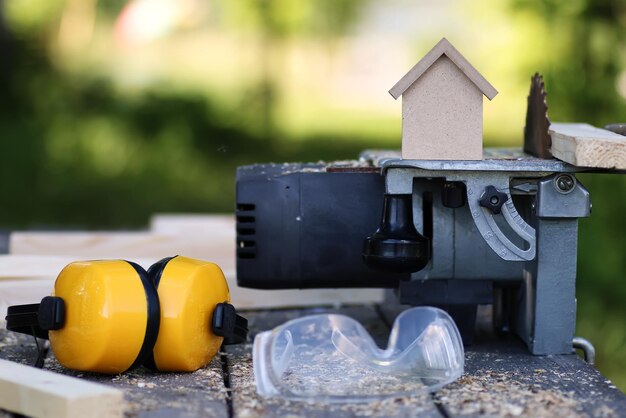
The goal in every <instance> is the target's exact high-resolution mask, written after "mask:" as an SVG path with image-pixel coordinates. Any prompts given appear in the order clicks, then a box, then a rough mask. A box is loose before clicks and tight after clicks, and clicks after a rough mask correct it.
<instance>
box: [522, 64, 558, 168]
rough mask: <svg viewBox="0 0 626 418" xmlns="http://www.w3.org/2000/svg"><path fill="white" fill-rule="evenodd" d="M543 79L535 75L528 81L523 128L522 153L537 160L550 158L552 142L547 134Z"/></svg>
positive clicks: (546, 110) (547, 125)
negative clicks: (528, 91) (537, 158)
mask: <svg viewBox="0 0 626 418" xmlns="http://www.w3.org/2000/svg"><path fill="white" fill-rule="evenodd" d="M546 96H547V93H546V89H545V84H544V82H543V77H542V76H541V75H540V74H539V73H535V75H533V76H532V77H531V79H530V93H528V108H527V110H526V126H524V152H527V153H528V154H531V155H533V156H535V157H539V158H552V153H551V152H550V147H551V146H552V140H551V138H550V134H548V128H549V127H550V119H549V118H548V103H547V101H546Z"/></svg>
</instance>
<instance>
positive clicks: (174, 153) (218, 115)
mask: <svg viewBox="0 0 626 418" xmlns="http://www.w3.org/2000/svg"><path fill="white" fill-rule="evenodd" d="M0 5H1V6H0V141H1V144H2V152H0V173H1V177H0V179H1V181H2V190H3V196H4V198H3V202H2V206H1V208H0V211H1V213H2V216H1V217H0V227H2V228H4V229H10V230H12V229H38V228H39V229H40V228H46V229H49V228H81V229H87V228H88V229H122V228H141V227H145V226H146V225H147V222H148V219H149V217H150V215H151V214H154V213H159V212H230V211H232V210H233V206H234V203H233V202H234V170H235V167H236V166H238V165H242V164H249V163H255V162H267V161H277V162H281V161H290V160H292V161H317V160H322V159H325V160H332V159H347V158H354V157H356V156H357V155H358V153H359V152H360V151H361V150H362V149H364V148H395V149H397V148H399V144H400V120H401V116H400V115H401V113H400V109H401V108H400V101H398V102H396V101H394V100H393V99H392V98H391V97H390V96H389V95H388V93H387V90H388V89H389V88H390V87H391V86H392V85H393V84H394V83H395V82H396V81H397V80H398V79H399V78H400V77H401V76H402V75H404V73H405V72H406V71H407V70H408V69H409V68H411V66H412V65H413V64H414V63H415V62H416V61H417V60H418V59H419V58H420V57H421V56H422V55H423V54H425V53H426V52H427V51H428V50H429V49H430V48H431V47H432V46H433V45H434V44H435V43H436V42H437V41H438V40H439V39H440V38H441V37H442V36H446V37H447V38H448V39H449V40H450V41H451V42H452V43H454V44H455V46H456V47H457V48H458V49H459V50H460V51H461V52H462V53H463V54H464V55H465V56H466V57H467V58H468V59H469V60H470V61H471V62H472V63H473V64H474V65H475V66H476V67H477V68H478V69H479V71H481V72H482V73H483V75H484V76H485V77H486V78H487V79H488V80H489V81H490V82H491V83H492V84H493V85H494V86H495V87H496V88H497V89H498V90H499V92H500V94H499V95H498V96H497V97H496V98H495V99H494V100H493V102H488V101H486V102H485V108H484V114H485V142H486V145H488V146H494V145H495V146H520V145H521V141H522V128H523V124H524V118H525V110H526V96H527V94H528V89H529V85H530V76H531V75H532V74H533V73H534V72H535V71H539V72H540V73H542V74H544V76H545V80H546V85H547V90H548V93H549V96H548V104H549V108H550V110H549V113H550V118H551V120H552V121H561V122H568V121H580V122H588V123H592V124H594V125H596V126H602V125H604V124H606V123H611V122H626V106H625V104H626V99H625V98H626V3H625V2H624V1H623V0H621V1H618V0H598V1H592V0H569V1H558V0H507V1H499V0H489V1H481V2H464V1H454V0H442V1H437V2H432V1H426V0H423V1H408V0H386V1H383V0H238V1H229V0H202V1H200V0H132V1H122V0H108V1H98V0H3V1H2V0H0ZM580 179H581V180H582V182H583V183H584V184H585V185H586V187H587V188H588V189H590V191H591V196H592V198H593V202H594V206H593V210H594V211H593V216H592V217H591V218H590V219H587V220H583V221H581V225H580V244H579V249H580V250H579V260H578V266H579V275H578V293H577V295H578V326H577V335H580V336H583V337H585V338H588V339H589V340H591V341H592V342H593V343H594V344H595V345H596V349H597V350H598V367H599V368H600V370H601V371H602V372H603V373H604V374H605V375H606V376H608V377H609V378H610V379H612V380H613V381H614V383H615V384H616V385H617V386H618V387H620V388H621V389H622V390H626V303H624V301H626V279H624V272H625V271H626V261H625V260H626V258H625V257H624V249H625V248H626V238H625V234H624V232H625V231H626V228H625V227H624V215H625V214H626V200H625V199H624V193H625V192H626V178H625V177H624V176H610V175H604V176H601V175H583V176H580Z"/></svg>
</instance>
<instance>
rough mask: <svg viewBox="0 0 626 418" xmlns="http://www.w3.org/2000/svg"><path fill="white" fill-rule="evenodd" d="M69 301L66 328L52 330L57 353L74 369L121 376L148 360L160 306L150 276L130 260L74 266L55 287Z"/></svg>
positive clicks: (52, 342) (88, 262)
mask: <svg viewBox="0 0 626 418" xmlns="http://www.w3.org/2000/svg"><path fill="white" fill-rule="evenodd" d="M54 296H57V297H60V298H61V299H63V301H64V302H65V323H64V325H63V327H62V328H61V329H59V330H56V331H50V332H49V337H50V343H51V346H52V350H53V351H54V354H55V356H56V357H57V359H58V360H59V362H60V363H61V364H62V365H63V366H65V367H67V368H70V369H75V370H84V371H94V372H100V373H110V374H116V373H121V372H123V371H125V370H128V369H129V368H132V367H135V366H137V365H139V364H141V363H143V362H144V361H145V358H146V355H149V353H150V351H151V350H152V347H153V346H154V341H155V340H156V334H157V332H158V327H159V325H158V321H159V319H160V318H159V301H158V297H157V295H156V291H155V289H154V286H153V285H152V283H151V282H150V280H149V279H148V277H147V273H146V272H145V271H144V270H143V269H142V268H141V267H139V266H137V265H136V264H133V263H130V262H128V261H121V260H113V261H84V262H75V263H71V264H69V265H68V266H67V267H65V268H64V269H63V271H61V273H60V274H59V277H58V278H57V280H56V283H55V285H54Z"/></svg>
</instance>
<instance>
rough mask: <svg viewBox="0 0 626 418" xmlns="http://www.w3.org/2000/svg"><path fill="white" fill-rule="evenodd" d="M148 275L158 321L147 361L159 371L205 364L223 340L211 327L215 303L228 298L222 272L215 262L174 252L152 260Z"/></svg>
mask: <svg viewBox="0 0 626 418" xmlns="http://www.w3.org/2000/svg"><path fill="white" fill-rule="evenodd" d="M148 275H149V276H150V278H151V279H152V280H153V283H154V286H155V287H156V289H157V292H158V295H159V300H160V302H161V321H160V328H159V336H158V339H157V342H156V344H155V346H154V350H153V359H152V360H148V363H147V364H148V365H149V366H152V367H155V368H156V369H158V370H161V371H194V370H197V369H199V368H201V367H203V366H205V365H206V364H207V363H208V362H209V361H211V359H212V358H213V356H215V354H216V353H217V351H218V350H219V348H220V346H221V344H222V341H223V340H224V338H223V337H220V336H217V335H215V334H214V333H213V331H212V327H211V323H212V322H211V321H212V316H213V312H214V310H215V307H216V305H217V304H218V303H222V302H230V293H229V291H228V284H227V283H226V278H225V277H224V273H222V270H221V269H220V268H219V267H218V266H217V265H216V264H213V263H210V262H206V261H200V260H195V259H192V258H187V257H181V256H176V257H171V258H165V259H163V260H161V261H160V262H158V263H156V264H154V265H153V266H152V267H150V269H148Z"/></svg>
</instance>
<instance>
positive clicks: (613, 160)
mask: <svg viewBox="0 0 626 418" xmlns="http://www.w3.org/2000/svg"><path fill="white" fill-rule="evenodd" d="M548 133H549V134H550V136H551V138H552V148H551V152H552V155H553V156H554V157H556V158H558V159H559V160H563V161H565V162H568V163H570V164H573V165H576V166H579V167H598V168H613V169H621V170H624V169H626V136H623V135H619V134H616V133H614V132H611V131H607V130H606V129H599V128H596V127H593V126H591V125H588V124H585V123H553V124H551V125H550V129H549V130H548Z"/></svg>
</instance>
